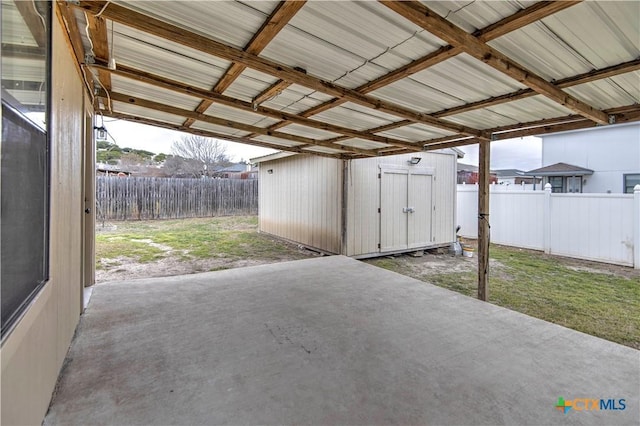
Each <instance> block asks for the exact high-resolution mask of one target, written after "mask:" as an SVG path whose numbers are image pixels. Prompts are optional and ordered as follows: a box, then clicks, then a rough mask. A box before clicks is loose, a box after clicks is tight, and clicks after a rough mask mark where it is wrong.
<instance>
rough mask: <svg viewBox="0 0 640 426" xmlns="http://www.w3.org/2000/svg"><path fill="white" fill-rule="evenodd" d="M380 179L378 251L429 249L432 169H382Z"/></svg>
mask: <svg viewBox="0 0 640 426" xmlns="http://www.w3.org/2000/svg"><path fill="white" fill-rule="evenodd" d="M380 179H381V182H380V251H381V252H388V251H397V250H408V249H412V248H417V247H424V246H427V245H429V243H430V242H431V235H432V232H431V226H432V222H431V214H432V210H433V206H432V202H431V189H432V184H433V183H432V181H433V169H429V168H423V169H417V168H409V167H397V166H396V167H388V168H387V167H382V168H381V173H380Z"/></svg>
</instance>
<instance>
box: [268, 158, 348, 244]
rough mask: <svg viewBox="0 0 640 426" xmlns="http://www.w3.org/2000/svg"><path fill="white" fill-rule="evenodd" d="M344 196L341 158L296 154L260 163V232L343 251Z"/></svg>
mask: <svg viewBox="0 0 640 426" xmlns="http://www.w3.org/2000/svg"><path fill="white" fill-rule="evenodd" d="M269 170H272V173H269ZM341 199H342V161H340V160H337V159H333V158H324V157H317V156H301V155H297V156H293V157H288V158H282V159H278V160H274V161H267V162H264V163H261V164H260V183H259V209H260V219H259V222H260V231H261V232H266V233H269V234H273V235H276V236H279V237H282V238H285V239H287V240H291V241H295V242H299V243H301V244H304V245H306V246H309V247H315V248H318V249H320V250H324V251H327V252H331V253H340V247H341V238H340V233H341V227H342V218H341V215H342V213H341V202H340V200H341Z"/></svg>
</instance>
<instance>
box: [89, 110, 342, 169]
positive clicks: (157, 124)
mask: <svg viewBox="0 0 640 426" xmlns="http://www.w3.org/2000/svg"><path fill="white" fill-rule="evenodd" d="M101 113H102V114H103V115H104V116H106V117H112V118H117V119H119V120H126V121H132V122H134V123H142V124H146V125H149V126H154V127H162V128H164V129H170V130H177V131H179V132H185V133H191V134H194V135H200V136H205V137H208V138H216V139H222V140H227V141H230V142H238V143H243V144H247V145H254V146H260V147H263V148H271V149H276V150H279V151H287V152H295V153H299V154H311V155H319V156H321V157H330V158H345V155H344V154H328V153H323V152H310V151H307V150H305V149H303V148H302V147H301V146H291V147H290V146H285V145H278V144H273V143H269V142H261V141H254V140H251V139H247V138H244V137H239V136H228V135H223V134H220V133H216V132H210V131H208V130H200V129H194V128H191V127H185V126H183V125H180V124H172V123H167V122H164V121H160V120H154V119H150V118H144V117H138V116H135V115H129V114H123V113H119V112H109V111H106V110H103V111H101Z"/></svg>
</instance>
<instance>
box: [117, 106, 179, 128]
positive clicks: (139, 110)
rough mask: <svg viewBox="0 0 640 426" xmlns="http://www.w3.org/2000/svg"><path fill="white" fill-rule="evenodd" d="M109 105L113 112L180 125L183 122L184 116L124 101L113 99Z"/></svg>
mask: <svg viewBox="0 0 640 426" xmlns="http://www.w3.org/2000/svg"><path fill="white" fill-rule="evenodd" d="M111 106H112V108H113V110H114V111H115V112H121V113H124V114H129V115H132V116H134V117H142V118H150V119H152V120H157V121H163V122H165V123H169V124H176V125H182V123H183V122H184V117H180V116H178V115H173V114H168V113H166V112H162V111H157V110H154V109H148V108H143V107H140V106H138V105H134V104H129V103H125V102H117V101H114V102H112V103H111Z"/></svg>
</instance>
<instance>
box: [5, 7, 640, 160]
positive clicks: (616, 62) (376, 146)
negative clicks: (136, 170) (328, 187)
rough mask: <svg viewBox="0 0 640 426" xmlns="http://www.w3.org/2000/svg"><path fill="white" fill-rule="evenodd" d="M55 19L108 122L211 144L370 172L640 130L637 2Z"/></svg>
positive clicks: (219, 10)
mask: <svg viewBox="0 0 640 426" xmlns="http://www.w3.org/2000/svg"><path fill="white" fill-rule="evenodd" d="M76 3H77V4H76ZM56 4H57V5H58V7H60V9H61V14H62V16H63V18H64V21H65V22H66V26H67V30H68V33H69V40H70V44H71V45H72V46H73V49H74V52H75V54H76V57H77V60H78V63H79V64H80V66H82V67H83V68H84V69H85V71H86V72H85V74H86V75H87V76H88V78H89V79H90V80H92V81H88V85H89V86H90V87H91V89H93V88H94V87H95V88H97V89H98V92H99V95H98V96H97V98H98V99H100V105H101V106H100V108H99V109H100V110H101V113H103V114H104V115H108V116H112V117H116V118H120V119H125V120H131V121H136V122H142V123H147V124H152V125H156V126H161V127H166V128H172V129H177V130H181V131H187V132H191V133H195V134H200V135H204V136H212V137H217V138H220V139H226V140H230V141H235V142H241V143H248V144H253V145H259V146H265V147H270V148H275V149H278V150H285V151H291V152H298V153H312V154H315V155H323V156H332V157H340V158H361V157H368V156H379V155H392V154H399V153H406V152H413V151H422V150H423V149H425V148H426V149H440V148H446V147H451V146H461V145H468V144H474V143H477V142H478V141H481V140H484V141H489V140H498V139H506V138H511V137H520V136H525V135H531V134H544V133H549V132H555V131H561V130H570V129H578V128H588V127H593V126H596V125H608V124H609V123H612V122H615V123H621V122H629V121H638V120H640V102H639V101H640V85H639V84H638V81H639V79H640V59H639V58H640V41H639V39H638V34H639V33H640V20H638V19H636V18H637V16H638V7H639V6H638V4H637V3H636V2H609V1H590V2H574V1H562V2H544V1H540V2H537V1H530V0H519V1H501V2H471V3H468V2H459V1H452V2H418V1H407V2H392V1H378V2H362V1H334V2H320V1H308V2H304V1H282V2H278V1H261V2H239V1H238V2H234V1H217V2H181V1H162V2H141V1H128V0H124V1H118V2H105V1H79V2H56ZM3 12H4V5H3ZM98 15H99V17H96V16H98ZM3 16H4V15H3ZM211 22H215V23H216V25H211ZM85 28H86V31H85ZM111 28H113V31H109V30H108V29H111ZM111 51H113V57H114V59H115V60H116V63H117V66H116V69H110V68H109V67H108V66H107V63H108V60H109V55H110V52H111ZM4 52H5V49H4V46H3V60H4V59H5V54H4ZM85 53H89V54H93V56H94V57H95V64H94V65H85Z"/></svg>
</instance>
